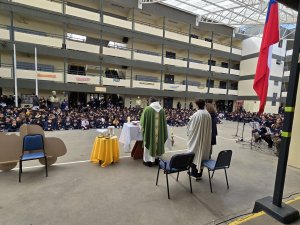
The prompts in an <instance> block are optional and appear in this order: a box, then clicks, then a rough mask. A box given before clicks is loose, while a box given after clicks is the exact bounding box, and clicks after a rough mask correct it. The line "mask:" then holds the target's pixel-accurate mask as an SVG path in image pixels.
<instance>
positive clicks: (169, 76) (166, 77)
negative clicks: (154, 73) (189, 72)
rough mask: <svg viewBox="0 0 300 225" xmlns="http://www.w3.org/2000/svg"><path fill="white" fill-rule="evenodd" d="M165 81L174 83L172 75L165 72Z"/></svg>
mask: <svg viewBox="0 0 300 225" xmlns="http://www.w3.org/2000/svg"><path fill="white" fill-rule="evenodd" d="M165 83H167V84H174V75H171V74H165Z"/></svg>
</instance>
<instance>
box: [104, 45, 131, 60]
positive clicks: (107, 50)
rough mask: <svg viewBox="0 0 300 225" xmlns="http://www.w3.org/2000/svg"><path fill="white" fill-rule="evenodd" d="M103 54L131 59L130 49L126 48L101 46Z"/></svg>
mask: <svg viewBox="0 0 300 225" xmlns="http://www.w3.org/2000/svg"><path fill="white" fill-rule="evenodd" d="M103 54H104V55H110V56H115V57H122V58H127V59H131V50H130V49H127V48H117V47H116V48H115V47H103Z"/></svg>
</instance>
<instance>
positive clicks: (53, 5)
mask: <svg viewBox="0 0 300 225" xmlns="http://www.w3.org/2000/svg"><path fill="white" fill-rule="evenodd" d="M12 2H16V3H20V4H23V5H28V6H32V7H36V8H40V9H45V10H51V11H54V12H59V13H61V12H62V4H61V3H57V2H54V1H48V0H39V1H37V0H26V1H24V0H12Z"/></svg>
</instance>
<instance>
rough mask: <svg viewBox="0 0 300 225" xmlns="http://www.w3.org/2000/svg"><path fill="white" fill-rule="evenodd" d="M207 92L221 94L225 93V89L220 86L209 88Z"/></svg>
mask: <svg viewBox="0 0 300 225" xmlns="http://www.w3.org/2000/svg"><path fill="white" fill-rule="evenodd" d="M209 93H211V94H221V95H226V93H227V89H222V88H210V89H209Z"/></svg>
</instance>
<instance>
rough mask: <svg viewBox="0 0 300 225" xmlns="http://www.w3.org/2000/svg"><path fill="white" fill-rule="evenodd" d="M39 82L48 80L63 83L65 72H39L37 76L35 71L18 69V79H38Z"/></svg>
mask: <svg viewBox="0 0 300 225" xmlns="http://www.w3.org/2000/svg"><path fill="white" fill-rule="evenodd" d="M36 77H37V78H38V80H48V81H56V82H63V72H60V73H58V72H47V71H37V74H36V72H35V71H34V70H24V69H17V78H23V79H36Z"/></svg>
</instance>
